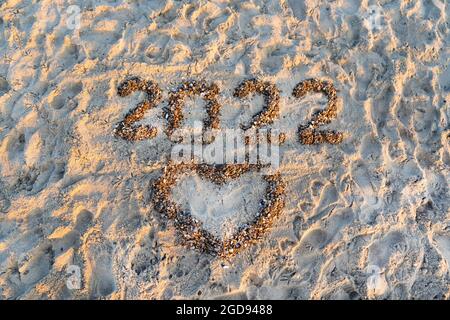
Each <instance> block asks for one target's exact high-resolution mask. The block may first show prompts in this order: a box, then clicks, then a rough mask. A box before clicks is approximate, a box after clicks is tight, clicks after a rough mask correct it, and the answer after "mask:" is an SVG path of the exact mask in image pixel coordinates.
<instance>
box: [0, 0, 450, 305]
mask: <svg viewBox="0 0 450 320" xmlns="http://www.w3.org/2000/svg"><path fill="white" fill-rule="evenodd" d="M70 5H78V6H79V8H80V9H81V18H80V26H79V28H75V29H74V28H72V27H71V26H73V24H74V23H76V19H75V20H74V16H73V14H72V13H71V11H69V12H68V11H67V10H68V8H69V6H70ZM374 15H375V16H374ZM374 17H375V18H376V17H380V19H375V20H374ZM449 17H450V5H449V3H448V1H447V0H418V1H406V0H404V1H400V0H399V1H396V0H391V1H389V0H378V1H370V0H364V1H359V0H336V1H316V0H305V1H303V0H298V1H297V0H266V1H261V0H253V1H226V0H218V1H175V0H167V1H143V0H142V1H141V0H135V1H121V0H117V1H114V0H103V1H100V0H99V1H80V0H71V1H63V0H61V1H50V0H41V1H36V0H0V159H1V160H0V299H47V298H50V299H88V298H92V299H97V298H101V299H178V298H188V299H192V298H201V299H213V298H230V299H234V298H239V299H359V298H363V299H385V298H387V299H412V298H414V299H443V298H447V299H448V298H450V282H449V280H450V211H449V203H450V192H449V186H448V181H449V180H450V170H449V164H450V155H449V153H450V138H449V135H450V130H449V129H450V110H449V102H450V69H449V60H450V34H449V32H450V26H449V19H450V18H449ZM130 76H139V77H141V78H142V79H146V80H152V81H154V82H155V83H157V84H158V85H159V87H160V88H161V90H162V94H163V96H162V102H161V103H160V104H158V106H157V107H155V108H152V109H150V110H148V112H146V113H145V119H143V120H142V123H144V124H149V125H151V126H154V127H158V128H164V127H165V126H166V120H165V119H164V113H163V107H167V101H168V93H169V91H170V90H173V89H175V88H176V87H177V86H178V85H179V84H180V83H181V81H183V80H187V79H194V80H204V81H206V82H207V83H211V82H213V81H214V82H215V83H216V84H217V85H218V86H219V88H220V91H221V92H220V94H219V95H218V101H219V103H220V104H221V106H222V112H221V118H220V120H221V125H222V126H224V127H239V125H240V124H242V123H248V122H249V121H250V120H251V119H252V116H253V115H254V114H255V113H257V112H258V111H259V110H260V109H261V103H262V102H263V98H262V97H255V98H253V99H250V98H246V99H238V98H236V97H234V96H233V92H234V89H235V88H236V87H237V86H238V85H239V83H241V82H242V81H243V80H245V79H247V78H250V77H257V78H259V79H262V80H264V81H270V82H272V83H274V84H276V85H277V87H278V88H279V89H280V90H281V91H280V116H279V118H278V119H276V120H275V123H274V126H277V127H278V128H282V129H283V131H285V132H286V133H287V140H286V142H285V143H284V144H283V145H282V147H281V148H280V155H281V159H280V161H281V165H280V168H279V171H280V172H281V174H282V176H283V179H284V181H285V182H286V184H287V189H286V205H285V208H284V210H283V213H282V215H281V216H280V217H279V218H278V219H276V220H275V222H274V225H273V227H272V228H271V229H270V230H269V232H268V233H267V234H266V237H265V238H264V239H263V240H262V241H259V242H258V243H257V244H256V245H253V246H251V247H250V248H248V249H246V250H244V251H242V252H241V253H240V254H238V255H237V256H235V257H232V258H230V259H220V258H217V257H213V256H210V255H207V254H204V253H201V252H198V251H196V250H191V249H189V248H186V247H185V246H183V244H182V243H177V242H176V241H175V239H176V234H175V230H174V228H173V226H172V224H171V222H170V221H167V220H166V219H165V218H164V217H162V216H161V215H159V214H158V213H157V211H156V210H155V209H154V203H153V201H152V188H151V186H152V184H153V183H154V182H155V180H156V179H158V178H159V177H160V176H161V174H162V170H163V168H164V167H165V166H166V165H167V163H168V156H169V155H170V152H171V147H172V145H173V144H172V142H171V141H170V140H169V139H168V137H167V135H166V134H165V133H164V130H158V134H157V136H156V137H155V138H154V139H151V140H144V141H139V142H128V141H125V140H123V139H120V138H118V137H116V136H115V135H114V129H115V128H116V125H117V123H119V122H120V121H122V120H123V119H124V116H125V114H127V112H128V111H129V110H131V109H133V108H134V107H135V106H136V105H137V104H138V103H139V101H141V100H142V98H143V94H142V93H134V94H131V95H130V96H128V97H120V96H119V95H118V94H117V87H118V85H119V84H120V83H121V82H122V81H123V80H124V79H126V78H127V77H130ZM308 78H317V79H321V80H326V81H329V82H330V83H332V84H333V85H334V86H335V87H336V89H337V90H338V100H337V105H338V110H337V111H338V112H337V117H336V119H334V120H333V121H332V122H331V123H330V124H329V125H327V127H326V128H327V129H333V130H336V131H339V132H342V133H343V142H342V143H340V144H336V145H332V144H319V145H303V144H301V143H299V141H298V137H297V131H296V130H297V127H298V126H299V125H301V124H305V123H307V122H308V119H310V117H311V114H312V112H313V111H314V110H318V109H323V108H324V107H325V104H326V98H325V97H324V96H323V95H320V94H311V95H308V96H306V97H305V98H303V99H301V100H300V99H296V98H294V97H293V96H292V94H291V93H292V90H293V89H294V87H295V85H296V84H297V83H299V82H300V81H302V80H305V79H308ZM186 110H187V112H186V113H185V123H186V124H189V123H193V121H196V120H201V119H203V118H204V116H205V108H204V103H203V102H202V100H201V99H198V98H196V99H187V107H186ZM260 184H262V182H261V177H260V176H252V175H250V176H248V175H247V176H243V177H242V178H241V179H240V180H239V179H238V180H236V181H234V182H233V183H231V184H229V185H226V186H224V187H223V188H219V187H217V186H212V185H210V184H209V182H207V181H203V180H202V179H201V178H199V177H198V176H196V175H195V174H194V175H192V174H191V175H187V176H185V177H184V178H183V179H181V180H180V181H179V182H178V184H177V185H176V187H175V188H174V190H173V194H172V196H173V197H174V198H175V200H176V201H177V203H179V204H180V205H182V206H183V207H184V208H188V209H190V210H191V211H192V214H193V215H194V216H196V217H197V218H198V219H200V220H203V221H204V224H205V228H206V229H208V230H209V231H211V232H213V233H214V234H215V235H217V236H218V237H226V236H227V235H229V234H230V232H232V230H235V228H238V227H239V225H240V224H241V223H245V222H246V221H248V219H251V216H252V215H254V214H255V212H256V210H254V208H255V203H258V199H259V198H261V194H262V193H264V190H263V189H261V185H260ZM233 228H234V229H233ZM230 230H231V231H230ZM69 272H73V274H72V275H71V274H70V273H69ZM69 279H71V280H75V281H74V283H75V287H76V288H74V287H73V286H71V285H68V280H69ZM77 279H80V282H79V283H78V282H77ZM77 284H78V285H79V288H78V286H77Z"/></svg>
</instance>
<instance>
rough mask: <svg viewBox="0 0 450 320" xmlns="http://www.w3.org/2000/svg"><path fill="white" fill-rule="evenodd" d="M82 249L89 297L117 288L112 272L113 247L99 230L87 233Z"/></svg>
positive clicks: (105, 294)
mask: <svg viewBox="0 0 450 320" xmlns="http://www.w3.org/2000/svg"><path fill="white" fill-rule="evenodd" d="M82 251H83V253H84V255H85V260H86V269H85V279H86V285H87V290H88V294H89V298H91V299H95V298H101V297H106V296H108V295H110V294H111V293H112V292H113V291H114V290H115V282H114V277H113V274H112V253H113V247H112V245H111V244H110V243H109V242H108V240H106V239H105V238H104V237H103V235H102V233H101V232H100V231H99V230H95V229H93V230H91V231H89V233H88V234H87V235H86V238H85V240H84V244H83V247H82Z"/></svg>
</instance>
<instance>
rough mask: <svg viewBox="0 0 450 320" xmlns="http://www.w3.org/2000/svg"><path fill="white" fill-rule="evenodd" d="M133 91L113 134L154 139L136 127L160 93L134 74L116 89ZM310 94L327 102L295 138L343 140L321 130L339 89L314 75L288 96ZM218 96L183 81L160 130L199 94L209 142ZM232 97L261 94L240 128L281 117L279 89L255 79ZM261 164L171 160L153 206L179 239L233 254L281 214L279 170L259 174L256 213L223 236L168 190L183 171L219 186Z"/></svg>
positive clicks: (207, 86) (178, 119) (147, 129)
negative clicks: (133, 100) (138, 98)
mask: <svg viewBox="0 0 450 320" xmlns="http://www.w3.org/2000/svg"><path fill="white" fill-rule="evenodd" d="M134 92H143V93H145V98H144V100H143V101H142V102H140V103H139V104H138V105H137V106H136V107H134V108H132V109H131V111H129V112H128V113H127V114H126V115H125V117H124V119H123V120H122V121H120V122H119V123H118V124H117V126H116V128H115V130H114V134H115V135H116V136H117V137H119V138H121V139H124V140H126V141H130V142H137V141H143V140H148V139H153V138H155V137H156V135H157V133H158V129H157V128H155V127H152V126H149V125H139V124H138V122H139V121H141V120H143V119H144V117H145V113H146V111H148V110H150V109H152V108H156V107H157V106H158V104H160V103H161V102H162V91H161V89H160V87H159V86H158V84H156V83H155V82H153V81H147V80H142V79H140V78H138V77H132V78H128V79H126V80H125V81H123V82H122V83H121V84H120V85H119V86H118V89H117V93H118V95H119V96H120V97H126V96H128V95H130V94H132V93H134ZM310 93H321V94H323V95H325V97H326V98H327V100H328V102H327V105H326V107H325V108H324V109H323V110H320V111H317V112H315V113H314V114H313V115H312V117H311V118H310V119H309V121H307V122H306V123H304V124H301V125H299V126H298V132H297V136H298V140H299V142H300V143H301V144H303V145H317V144H323V143H328V144H339V143H341V142H342V140H343V134H342V133H341V132H336V131H333V130H320V127H321V126H322V125H325V124H328V123H330V122H331V121H332V120H333V119H334V118H336V117H337V91H336V89H335V87H334V85H333V84H332V83H330V82H326V81H322V80H317V79H308V80H304V81H301V82H300V83H298V84H297V85H296V86H295V87H294V89H293V91H292V96H293V97H295V98H296V99H302V98H303V97H305V96H306V95H307V94H310ZM219 94H220V89H219V87H218V86H217V85H216V84H215V83H207V82H205V81H186V82H182V83H181V84H179V86H178V87H177V88H175V89H174V90H173V91H171V92H169V95H168V106H167V108H165V110H164V112H165V117H164V118H165V119H166V120H167V123H166V126H165V129H164V131H165V134H166V135H167V137H168V138H169V139H170V138H171V137H172V136H173V135H174V132H175V131H176V130H177V129H180V128H181V127H182V125H183V120H184V115H183V107H184V105H185V103H186V100H187V98H189V97H191V98H194V97H196V96H199V97H201V98H202V99H203V100H204V101H205V107H206V117H205V119H203V138H202V144H203V145H207V144H209V143H211V141H213V140H214V139H213V140H211V139H207V138H205V137H206V133H207V132H211V131H213V130H218V129H220V115H221V110H222V106H221V105H220V103H219V101H218V96H219ZM233 95H234V97H235V98H236V99H243V98H246V97H250V96H251V95H261V96H262V97H263V99H264V105H263V108H262V110H261V111H260V112H259V113H257V114H255V115H253V116H252V119H251V121H250V123H249V124H246V125H241V128H240V129H241V130H243V131H244V132H247V131H250V130H260V129H262V128H263V127H268V126H270V125H271V124H273V123H274V121H276V119H277V118H278V117H279V113H280V90H279V89H278V88H277V86H276V85H275V84H273V83H270V82H266V81H261V80H259V79H248V80H244V81H242V82H241V83H240V84H239V85H238V87H237V88H236V89H235V90H234V94H233ZM284 137H285V134H284V133H280V134H279V137H278V143H280V144H282V143H283V142H284V139H285V138H284ZM267 138H268V140H269V142H270V137H269V136H267ZM245 144H250V142H249V140H247V139H245ZM258 159H259V158H258ZM264 166H265V164H263V163H261V162H260V161H258V160H257V161H256V162H251V161H249V157H248V155H247V154H246V157H245V161H244V162H243V163H219V164H218V163H213V164H210V163H196V162H182V163H172V162H171V161H169V163H168V164H167V165H166V167H165V168H164V169H163V173H162V175H161V176H160V178H158V179H157V180H156V182H155V183H154V184H153V197H152V198H153V201H154V207H155V209H156V210H157V211H158V212H159V213H160V214H161V215H162V216H163V217H165V218H167V219H169V220H170V221H171V222H172V224H173V227H174V228H175V229H176V233H177V238H178V240H179V242H180V243H182V244H184V245H186V246H188V247H190V248H194V249H197V250H199V251H201V252H203V253H207V254H211V255H214V256H219V257H222V258H228V257H232V256H234V255H236V254H238V253H239V252H240V251H241V250H243V249H244V248H247V247H249V246H250V245H252V244H254V243H256V242H257V241H259V240H261V239H262V238H263V236H264V234H265V233H267V231H268V229H269V228H270V227H271V226H272V224H273V222H274V221H275V219H276V218H277V217H278V216H279V215H280V214H281V213H282V212H283V209H284V206H285V191H286V184H285V183H284V181H283V179H282V176H281V173H280V172H279V171H277V172H271V173H270V174H265V175H263V178H264V180H265V182H266V187H265V194H264V196H263V199H261V201H260V202H259V208H258V212H257V213H256V215H255V216H254V217H253V218H252V219H251V220H250V221H249V222H248V223H244V224H243V225H240V226H238V228H237V229H236V231H235V232H234V233H232V235H231V236H228V237H227V238H225V239H221V238H220V237H218V236H217V235H214V234H213V233H212V232H210V231H208V230H206V229H205V228H204V226H203V223H202V222H201V221H199V220H198V219H197V218H195V217H194V216H193V215H192V214H191V212H189V210H186V209H185V210H183V209H182V208H181V206H180V205H179V204H177V203H176V202H175V201H174V199H173V197H172V196H171V191H172V189H173V187H174V185H175V184H176V182H177V180H178V178H179V176H180V175H182V174H185V173H195V174H197V175H198V176H200V177H201V178H202V179H205V180H208V181H210V182H212V183H213V184H215V185H217V186H223V185H225V184H227V183H230V182H231V181H233V180H235V179H238V178H239V177H241V176H242V175H243V174H245V173H248V172H260V171H261V170H262V169H263V168H264Z"/></svg>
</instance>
